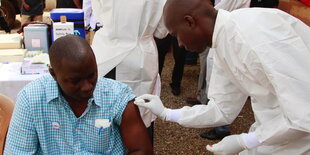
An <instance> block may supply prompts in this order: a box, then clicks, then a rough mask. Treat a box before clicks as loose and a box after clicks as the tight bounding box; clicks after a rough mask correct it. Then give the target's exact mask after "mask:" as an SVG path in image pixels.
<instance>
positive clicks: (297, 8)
mask: <svg viewBox="0 0 310 155" xmlns="http://www.w3.org/2000/svg"><path fill="white" fill-rule="evenodd" d="M279 9H281V10H283V11H285V12H287V13H289V14H291V15H293V16H295V17H296V18H298V19H300V20H301V21H303V22H304V23H305V24H307V25H308V26H310V7H309V6H307V5H305V4H303V3H302V2H300V1H298V0H280V1H279Z"/></svg>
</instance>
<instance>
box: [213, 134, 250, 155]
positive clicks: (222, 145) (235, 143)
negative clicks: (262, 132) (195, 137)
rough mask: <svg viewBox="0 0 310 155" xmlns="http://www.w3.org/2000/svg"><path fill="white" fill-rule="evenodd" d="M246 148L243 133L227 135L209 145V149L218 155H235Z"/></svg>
mask: <svg viewBox="0 0 310 155" xmlns="http://www.w3.org/2000/svg"><path fill="white" fill-rule="evenodd" d="M245 149H246V147H245V145H244V142H243V139H242V135H231V136H227V137H225V138H224V139H223V140H221V141H220V142H218V143H216V144H214V145H207V150H208V151H211V152H213V153H214V154H216V155H235V154H238V153H239V152H241V151H243V150H245Z"/></svg>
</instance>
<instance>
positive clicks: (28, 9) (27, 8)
mask: <svg viewBox="0 0 310 155" xmlns="http://www.w3.org/2000/svg"><path fill="white" fill-rule="evenodd" d="M23 6H24V8H25V10H26V11H30V10H31V7H30V6H29V5H28V4H27V3H24V4H23Z"/></svg>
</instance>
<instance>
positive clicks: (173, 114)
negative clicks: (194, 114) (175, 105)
mask: <svg viewBox="0 0 310 155" xmlns="http://www.w3.org/2000/svg"><path fill="white" fill-rule="evenodd" d="M181 115H182V113H181V110H180V109H166V121H169V122H176V123H177V122H178V121H179V120H180V118H181Z"/></svg>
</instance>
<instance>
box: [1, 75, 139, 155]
mask: <svg viewBox="0 0 310 155" xmlns="http://www.w3.org/2000/svg"><path fill="white" fill-rule="evenodd" d="M93 96H94V97H93V98H91V99H89V101H88V107H87V108H86V110H85V112H84V113H83V114H82V115H81V116H80V117H79V118H77V117H76V116H75V115H74V113H73V111H72V110H71V108H70V106H69V105H68V103H67V101H66V100H65V99H64V97H63V96H62V95H61V92H60V91H59V88H58V85H57V83H56V81H54V79H53V78H52V77H51V75H46V76H43V77H41V78H39V79H37V80H35V81H33V82H31V83H30V84H28V85H27V86H26V87H25V88H24V89H23V90H22V91H21V92H20V93H19V95H18V99H17V103H16V105H15V109H14V112H13V116H12V120H11V124H10V128H9V132H8V135H7V141H6V145H5V154H18V155H20V154H34V153H36V154H124V153H126V148H125V146H124V145H123V143H122V139H121V136H120V129H119V127H120V124H121V120H122V114H123V111H124V109H125V108H126V105H127V103H128V102H129V101H130V100H132V99H134V95H133V94H132V90H131V89H130V88H129V87H128V86H126V85H124V84H122V83H120V82H117V81H113V80H110V79H105V78H98V81H97V85H96V88H95V90H94V93H93ZM96 119H108V120H110V122H111V126H110V127H108V128H104V129H103V130H101V132H100V134H99V128H97V127H95V120H96Z"/></svg>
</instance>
